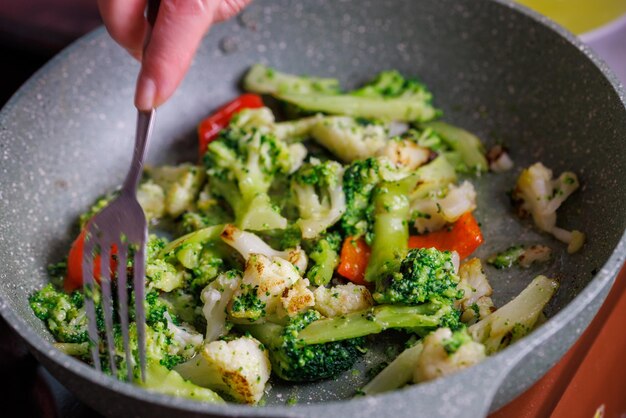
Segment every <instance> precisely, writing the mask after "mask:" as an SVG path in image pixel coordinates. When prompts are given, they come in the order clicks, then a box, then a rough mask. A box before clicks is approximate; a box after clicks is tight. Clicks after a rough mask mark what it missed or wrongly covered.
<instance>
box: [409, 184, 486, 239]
mask: <svg viewBox="0 0 626 418" xmlns="http://www.w3.org/2000/svg"><path fill="white" fill-rule="evenodd" d="M474 209H476V190H474V186H473V185H472V183H470V182H468V181H464V182H463V183H461V185H460V186H456V185H450V186H449V187H448V192H447V193H446V195H445V196H444V197H439V196H437V195H435V196H433V197H427V198H424V199H416V200H414V201H413V202H411V213H412V214H413V217H414V218H415V221H414V226H415V229H417V232H419V233H424V232H432V231H438V230H440V229H441V228H443V227H444V225H446V224H448V223H452V222H456V220H457V219H459V218H460V217H461V215H463V214H464V213H466V212H471V211H473V210H474Z"/></svg>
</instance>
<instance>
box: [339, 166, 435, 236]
mask: <svg viewBox="0 0 626 418" xmlns="http://www.w3.org/2000/svg"><path fill="white" fill-rule="evenodd" d="M431 164H432V163H431ZM429 165H430V164H427V165H425V166H423V167H420V168H419V169H418V170H417V171H415V172H414V173H411V172H409V171H404V170H399V169H398V168H397V167H395V165H394V164H393V163H392V162H391V161H389V160H388V159H386V158H384V157H379V158H367V159H365V160H357V161H354V162H353V163H352V164H350V165H349V166H348V167H347V168H346V170H345V173H344V175H343V189H344V193H345V194H346V212H345V213H344V215H343V217H342V218H341V223H340V225H341V229H342V230H343V233H344V235H346V236H352V237H359V236H365V240H366V242H367V243H368V244H371V243H372V238H373V235H372V231H371V230H372V227H373V224H374V211H375V210H376V207H375V205H374V195H375V193H374V190H375V189H376V186H378V185H379V183H381V182H390V183H391V182H394V183H395V182H397V183H398V184H397V186H393V188H398V189H401V190H398V191H397V192H393V193H390V194H386V195H389V198H391V196H392V195H399V194H401V195H402V196H407V195H409V192H411V191H412V190H413V189H414V188H415V187H416V186H417V184H418V180H421V178H422V171H423V170H427V167H429ZM427 174H428V173H427ZM420 184H421V181H420ZM405 198H406V197H402V198H400V199H405ZM406 220H408V216H407V218H406Z"/></svg>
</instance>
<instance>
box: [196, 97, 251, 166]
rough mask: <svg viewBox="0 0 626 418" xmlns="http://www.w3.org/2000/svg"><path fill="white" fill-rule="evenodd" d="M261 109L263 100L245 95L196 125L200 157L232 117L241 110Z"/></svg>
mask: <svg viewBox="0 0 626 418" xmlns="http://www.w3.org/2000/svg"><path fill="white" fill-rule="evenodd" d="M259 107H263V99H261V96H259V95H257V94H251V93H245V94H242V95H241V96H239V97H237V98H236V99H235V100H233V101H231V102H228V103H226V104H225V105H224V106H222V107H220V108H219V109H217V111H215V112H214V113H213V114H211V115H210V116H208V117H207V118H206V119H204V120H203V121H202V122H200V124H199V125H198V145H199V151H200V156H201V157H202V156H203V155H204V153H205V152H206V149H207V146H208V145H209V143H210V142H211V141H213V140H214V139H215V138H217V135H218V134H219V133H220V131H221V130H222V129H224V128H225V127H227V126H228V124H229V123H230V119H231V118H232V117H233V115H234V114H235V113H237V112H239V111H241V110H243V109H257V108H259Z"/></svg>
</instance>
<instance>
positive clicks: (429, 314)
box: [298, 302, 452, 345]
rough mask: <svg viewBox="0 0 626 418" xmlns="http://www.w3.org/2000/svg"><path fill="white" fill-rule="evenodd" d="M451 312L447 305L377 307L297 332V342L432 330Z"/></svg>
mask: <svg viewBox="0 0 626 418" xmlns="http://www.w3.org/2000/svg"><path fill="white" fill-rule="evenodd" d="M451 309H452V308H451V307H450V306H449V305H441V304H439V303H434V302H431V303H426V304H422V305H418V306H399V305H379V306H376V307H374V308H370V309H366V310H362V311H358V312H353V313H350V314H348V315H345V316H340V317H334V318H326V319H320V320H318V321H315V322H312V323H311V324H309V325H308V326H307V327H306V328H304V329H303V330H302V331H300V333H299V334H298V338H299V341H300V343H302V344H303V345H312V344H322V343H327V342H332V341H340V340H346V339H350V338H357V337H364V336H366V335H370V334H379V333H381V332H383V331H385V330H387V329H392V328H400V329H408V330H411V331H422V330H424V329H429V328H433V329H434V328H436V327H438V326H439V323H440V320H441V317H442V316H444V315H445V314H447V313H449V312H450V311H451Z"/></svg>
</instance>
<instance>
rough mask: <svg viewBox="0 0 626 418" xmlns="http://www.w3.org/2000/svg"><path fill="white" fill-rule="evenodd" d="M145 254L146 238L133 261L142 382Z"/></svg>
mask: <svg viewBox="0 0 626 418" xmlns="http://www.w3.org/2000/svg"><path fill="white" fill-rule="evenodd" d="M145 252H146V237H145V232H144V237H143V239H142V241H141V242H140V243H139V245H138V248H137V252H136V253H135V258H134V261H133V268H134V271H133V289H134V291H135V320H136V323H137V344H138V347H137V351H138V352H139V365H140V367H141V380H143V381H145V380H146V312H145V308H144V299H145V294H144V293H145V292H144V286H145V263H146V258H145Z"/></svg>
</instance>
